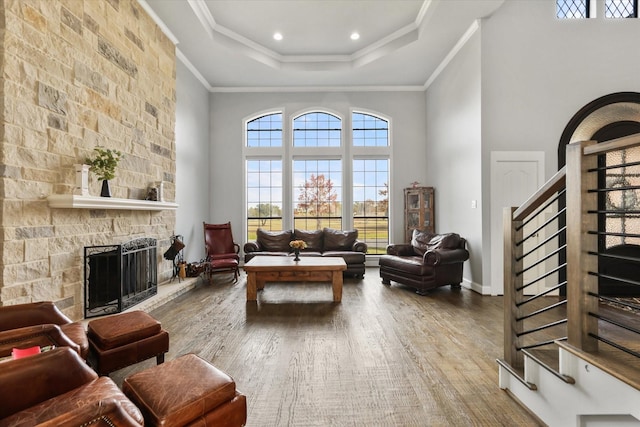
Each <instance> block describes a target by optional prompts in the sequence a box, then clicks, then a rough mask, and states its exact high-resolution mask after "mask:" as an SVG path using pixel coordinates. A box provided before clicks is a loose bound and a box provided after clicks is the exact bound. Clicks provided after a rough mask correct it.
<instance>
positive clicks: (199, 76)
mask: <svg viewBox="0 0 640 427" xmlns="http://www.w3.org/2000/svg"><path fill="white" fill-rule="evenodd" d="M176 58H178V59H179V60H180V62H182V63H183V64H184V66H185V67H187V68H188V69H189V71H191V74H193V75H194V77H195V78H196V79H198V80H199V81H200V83H202V86H204V87H205V88H206V89H207V90H208V91H209V92H211V91H212V90H213V88H212V87H211V84H209V82H208V81H207V79H205V78H204V76H203V75H202V74H201V73H200V71H198V69H197V68H196V67H195V65H193V64H192V63H191V61H189V59H188V58H187V57H186V56H184V53H182V51H181V50H180V49H178V48H177V47H176Z"/></svg>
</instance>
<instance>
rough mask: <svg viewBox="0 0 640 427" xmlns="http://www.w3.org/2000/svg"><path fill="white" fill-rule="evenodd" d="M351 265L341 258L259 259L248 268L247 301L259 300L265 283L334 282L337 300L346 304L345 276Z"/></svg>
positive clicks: (246, 269) (277, 257)
mask: <svg viewBox="0 0 640 427" xmlns="http://www.w3.org/2000/svg"><path fill="white" fill-rule="evenodd" d="M346 269H347V264H346V263H345V262H344V259H342V258H341V257H315V256H314V257H305V256H303V257H301V258H300V261H294V260H293V257H291V256H255V257H253V258H251V259H250V260H249V262H247V263H246V264H245V265H244V270H245V271H246V272H247V301H256V300H257V299H258V289H264V284H265V282H331V285H332V287H333V300H334V301H335V302H340V301H342V272H343V271H344V270H346Z"/></svg>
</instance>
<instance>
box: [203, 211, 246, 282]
mask: <svg viewBox="0 0 640 427" xmlns="http://www.w3.org/2000/svg"><path fill="white" fill-rule="evenodd" d="M202 226H203V229H204V247H205V251H206V253H207V268H206V270H205V272H206V274H207V276H208V278H209V283H211V281H212V275H213V274H216V273H233V281H234V282H237V281H238V274H239V270H240V266H239V263H240V255H239V252H240V245H238V244H237V243H236V242H234V240H233V233H232V232H231V223H230V222H227V223H225V224H207V223H206V222H203V223H202Z"/></svg>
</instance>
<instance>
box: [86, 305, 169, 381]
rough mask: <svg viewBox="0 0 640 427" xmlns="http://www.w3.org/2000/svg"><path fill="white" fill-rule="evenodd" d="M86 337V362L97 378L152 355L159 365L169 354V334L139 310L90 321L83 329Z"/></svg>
mask: <svg viewBox="0 0 640 427" xmlns="http://www.w3.org/2000/svg"><path fill="white" fill-rule="evenodd" d="M87 335H88V337H89V348H90V354H89V358H88V361H89V363H90V364H91V366H92V367H93V368H94V369H95V370H96V372H98V374H99V375H109V373H110V372H113V371H117V370H118V369H121V368H124V367H126V366H129V365H133V364H134V363H138V362H142V361H143V360H146V359H149V358H150V357H154V356H155V357H156V362H157V364H158V365H159V364H161V363H163V362H164V354H165V353H166V352H167V351H169V333H168V332H167V331H165V330H164V329H162V326H161V325H160V322H158V321H157V320H156V319H154V318H153V317H151V316H150V315H149V314H147V313H145V312H143V311H132V312H129V313H121V314H116V315H113V316H110V317H105V318H102V319H96V320H92V321H90V322H89V324H88V326H87Z"/></svg>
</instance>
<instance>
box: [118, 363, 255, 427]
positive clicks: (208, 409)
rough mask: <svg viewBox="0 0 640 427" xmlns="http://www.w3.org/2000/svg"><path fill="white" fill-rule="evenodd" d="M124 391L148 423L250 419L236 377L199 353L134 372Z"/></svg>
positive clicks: (225, 423) (174, 425) (225, 424)
mask: <svg viewBox="0 0 640 427" xmlns="http://www.w3.org/2000/svg"><path fill="white" fill-rule="evenodd" d="M122 391H123V392H124V394H125V395H126V396H127V397H128V398H129V399H130V400H131V401H132V402H133V403H135V405H136V406H137V407H138V408H139V409H140V411H141V412H142V414H143V416H144V420H145V426H171V427H179V426H217V427H220V426H222V427H232V426H233V427H234V426H242V425H244V424H245V422H246V421H247V399H246V397H245V396H244V395H243V394H242V393H240V392H238V391H237V390H236V384H235V382H234V381H233V379H232V378H231V377H230V376H229V375H227V374H225V373H224V372H222V371H220V370H219V369H217V368H216V367H215V366H213V365H211V364H210V363H208V362H206V361H205V360H203V359H201V358H200V357H198V356H196V355H195V354H186V355H184V356H180V357H178V358H177V359H174V360H171V361H169V362H167V363H164V364H162V365H158V366H154V367H152V368H149V369H145V370H144V371H142V372H138V373H135V374H133V375H130V376H129V377H127V378H125V379H124V381H123V383H122Z"/></svg>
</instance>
